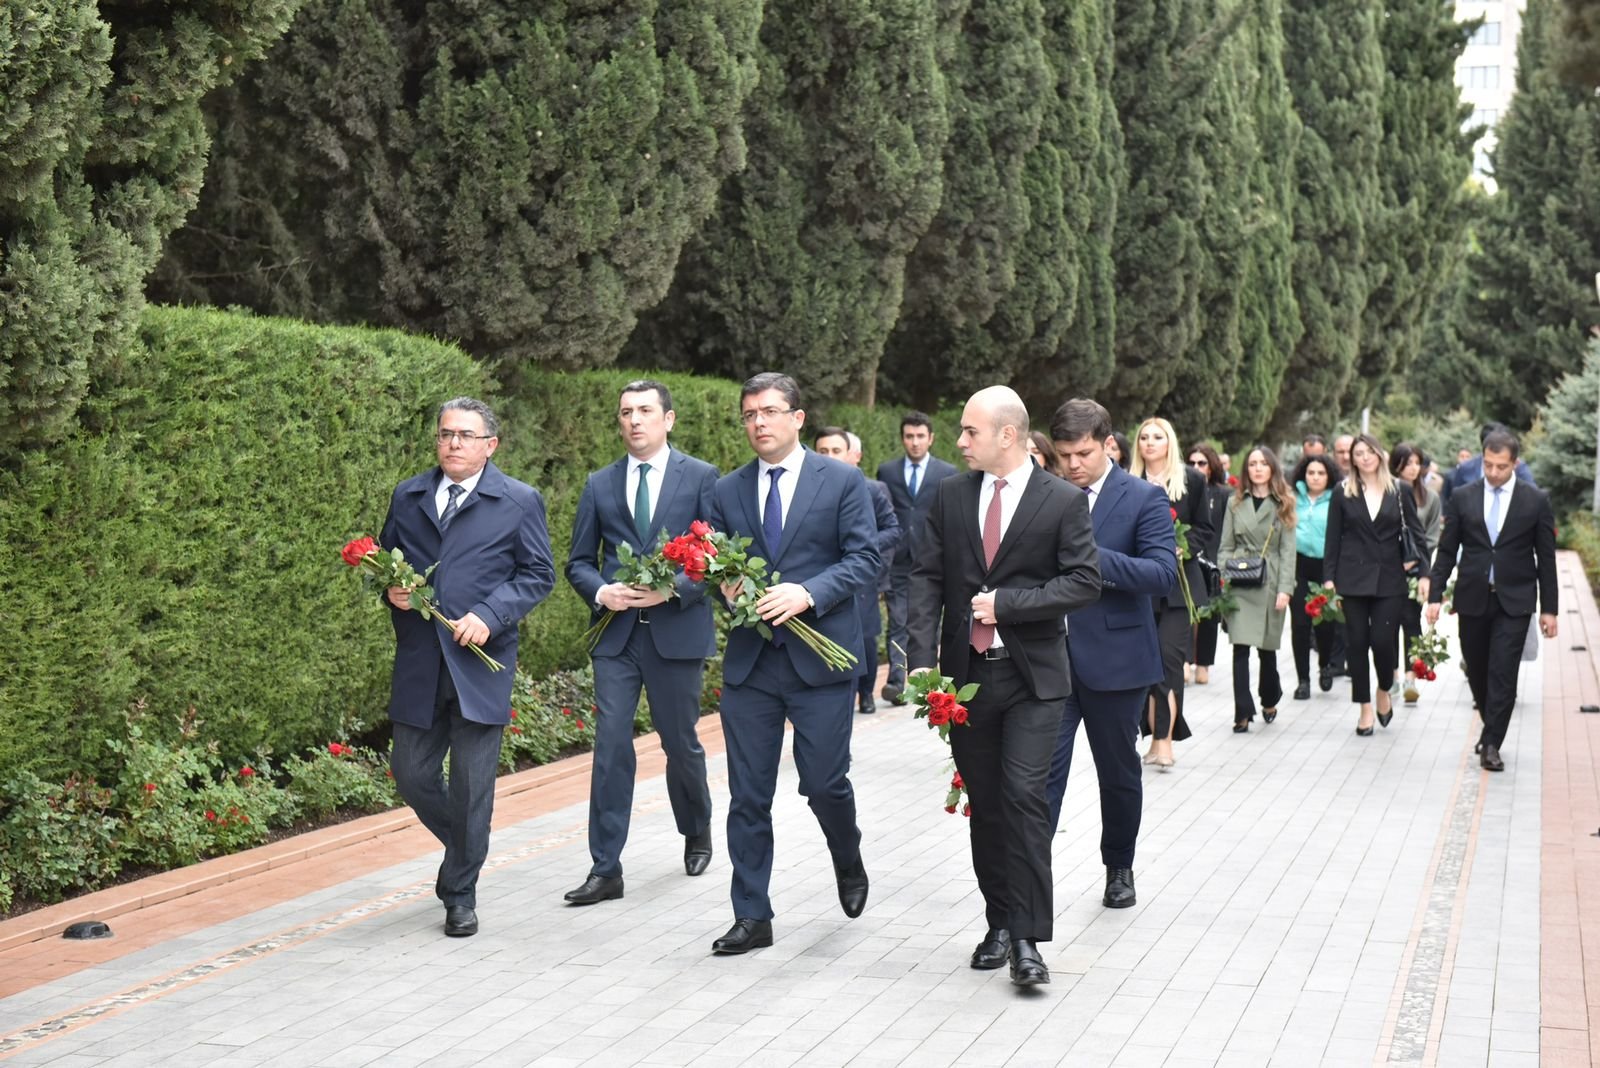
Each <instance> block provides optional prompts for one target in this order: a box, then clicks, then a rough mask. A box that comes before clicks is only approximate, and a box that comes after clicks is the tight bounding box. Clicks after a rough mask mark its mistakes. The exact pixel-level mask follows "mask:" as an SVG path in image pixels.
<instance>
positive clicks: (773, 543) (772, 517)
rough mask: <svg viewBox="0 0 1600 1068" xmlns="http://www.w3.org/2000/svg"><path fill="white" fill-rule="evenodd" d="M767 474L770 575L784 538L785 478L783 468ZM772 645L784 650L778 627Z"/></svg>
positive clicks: (764, 527) (764, 520) (764, 522)
mask: <svg viewBox="0 0 1600 1068" xmlns="http://www.w3.org/2000/svg"><path fill="white" fill-rule="evenodd" d="M767 474H768V475H770V476H772V485H771V486H770V487H768V489H767V507H766V510H765V511H764V512H762V514H761V534H762V536H763V537H764V538H766V539H767V556H768V557H769V558H771V559H769V560H768V562H767V563H768V568H769V573H770V568H771V563H772V559H775V558H776V557H777V555H778V542H779V540H780V539H782V537H783V497H782V496H781V495H780V494H779V493H778V479H779V478H781V477H783V468H781V467H774V468H773V469H772V470H771V471H768V472H767ZM772 644H773V645H774V646H776V647H777V648H779V649H781V648H783V631H782V630H781V629H779V628H777V627H774V628H773V630H772Z"/></svg>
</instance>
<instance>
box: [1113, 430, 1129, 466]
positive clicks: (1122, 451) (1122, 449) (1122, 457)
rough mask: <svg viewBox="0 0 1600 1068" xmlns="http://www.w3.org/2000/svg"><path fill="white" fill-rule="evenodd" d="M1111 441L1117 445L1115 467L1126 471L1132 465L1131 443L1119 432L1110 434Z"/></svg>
mask: <svg viewBox="0 0 1600 1068" xmlns="http://www.w3.org/2000/svg"><path fill="white" fill-rule="evenodd" d="M1111 440H1112V441H1114V442H1116V443H1117V466H1118V467H1120V468H1122V469H1123V470H1124V471H1126V470H1128V469H1129V468H1130V467H1132V465H1133V443H1132V442H1131V441H1129V440H1128V435H1126V434H1124V433H1123V432H1122V431H1120V430H1113V431H1112V432H1111Z"/></svg>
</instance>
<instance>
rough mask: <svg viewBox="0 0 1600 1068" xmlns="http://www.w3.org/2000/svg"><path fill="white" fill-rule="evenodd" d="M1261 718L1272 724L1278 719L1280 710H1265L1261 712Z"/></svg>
mask: <svg viewBox="0 0 1600 1068" xmlns="http://www.w3.org/2000/svg"><path fill="white" fill-rule="evenodd" d="M1261 718H1262V719H1264V720H1266V721H1267V722H1268V723H1271V722H1272V721H1273V720H1275V719H1277V718H1278V710H1277V709H1276V708H1263V709H1262V710H1261Z"/></svg>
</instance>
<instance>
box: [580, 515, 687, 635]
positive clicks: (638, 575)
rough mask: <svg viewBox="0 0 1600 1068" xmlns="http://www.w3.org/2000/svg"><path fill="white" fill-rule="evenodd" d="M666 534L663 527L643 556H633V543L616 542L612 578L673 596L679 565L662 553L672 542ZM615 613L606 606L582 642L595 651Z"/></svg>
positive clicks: (637, 588)
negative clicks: (615, 560)
mask: <svg viewBox="0 0 1600 1068" xmlns="http://www.w3.org/2000/svg"><path fill="white" fill-rule="evenodd" d="M666 537H667V534H666V531H662V532H661V540H660V542H659V543H658V544H657V545H656V551H655V552H653V553H650V554H648V555H646V556H635V555H634V552H633V546H631V545H629V544H628V543H627V542H623V543H622V544H621V545H618V546H617V572H616V574H614V575H612V576H611V581H612V582H621V583H624V584H626V585H629V586H632V587H633V588H634V589H636V590H644V591H650V592H652V593H664V594H666V595H667V596H668V597H672V596H675V595H676V594H677V587H676V586H674V585H673V582H674V580H675V579H676V578H677V576H678V565H677V562H676V561H675V560H674V558H673V557H670V556H667V555H665V550H666V547H667V546H668V545H670V544H671V543H670V542H668V541H667V540H666ZM616 614H617V613H616V611H615V610H613V609H610V608H608V609H606V611H605V614H604V615H602V616H601V617H600V618H599V619H597V620H596V621H595V623H594V626H592V627H590V628H589V629H588V630H586V631H584V632H583V640H584V644H585V645H586V646H587V647H588V649H589V651H590V652H591V653H592V652H594V647H595V646H596V645H599V644H600V636H601V635H602V634H604V633H605V632H606V627H607V626H609V625H610V624H611V620H612V619H613V618H614V617H615V616H616Z"/></svg>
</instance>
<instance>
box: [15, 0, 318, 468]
mask: <svg viewBox="0 0 1600 1068" xmlns="http://www.w3.org/2000/svg"><path fill="white" fill-rule="evenodd" d="M296 6H298V0H262V2H260V3H253V4H249V5H240V4H238V3H233V2H226V0H220V2H219V0H213V2H203V3H192V4H186V5H99V4H95V3H91V2H89V0H63V2H61V3H55V4H43V5H39V4H32V5H29V4H8V5H5V6H3V7H0V448H4V449H11V448H16V447H18V446H24V445H31V444H38V443H42V442H48V441H51V440H54V439H56V438H59V437H60V436H61V435H63V434H64V433H66V432H67V431H68V429H69V428H70V427H71V426H72V424H73V420H74V417H75V416H76V415H77V413H78V411H79V408H80V405H81V404H82V403H83V401H84V399H85V397H87V396H88V395H89V394H90V391H91V390H92V389H105V390H109V389H111V388H112V387H113V386H114V384H115V382H116V380H117V379H118V377H119V376H120V374H121V373H122V371H123V370H124V362H125V361H126V360H127V359H128V358H129V352H128V350H129V346H130V344H131V342H132V338H133V331H134V328H135V325H136V322H137V319H138V315H139V311H140V309H141V307H142V305H143V297H142V289H143V285H144V279H145V275H146V274H148V273H149V271H150V269H151V268H152V267H153V266H154V265H155V262H156V258H157V257H158V256H159V255H160V253H161V243H162V241H163V240H164V239H165V238H166V237H167V235H168V234H170V233H171V232H172V230H173V229H174V228H176V227H177V226H178V224H179V223H181V222H182V221H183V218H184V216H185V215H186V214H187V213H188V211H189V210H190V209H191V208H192V207H193V205H194V201H195V196H196V194H197V193H198V191H199V189H200V184H201V176H202V172H203V170H204V166H205V156H206V151H207V148H208V144H209V141H208V138H207V136H206V131H205V129H204V127H203V125H202V123H201V121H200V111H199V102H200V98H201V96H202V95H204V94H205V93H206V92H208V91H209V90H210V89H212V88H213V87H214V86H217V85H219V84H221V83H222V82H224V81H225V80H226V79H227V78H229V77H231V76H232V75H233V74H234V73H235V72H236V71H237V70H238V69H239V68H240V67H241V66H243V65H244V62H245V61H247V60H249V59H252V58H254V57H256V56H257V55H259V54H260V52H261V51H262V50H263V49H264V47H265V46H266V45H267V44H269V43H270V42H271V41H272V40H273V39H274V38H276V37H277V36H278V35H279V34H280V33H282V32H283V28H284V27H285V26H286V25H287V23H288V21H289V18H290V16H291V15H292V14H293V11H294V8H295V7H296Z"/></svg>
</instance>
